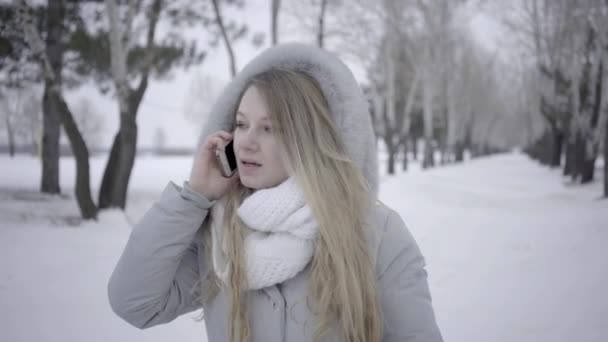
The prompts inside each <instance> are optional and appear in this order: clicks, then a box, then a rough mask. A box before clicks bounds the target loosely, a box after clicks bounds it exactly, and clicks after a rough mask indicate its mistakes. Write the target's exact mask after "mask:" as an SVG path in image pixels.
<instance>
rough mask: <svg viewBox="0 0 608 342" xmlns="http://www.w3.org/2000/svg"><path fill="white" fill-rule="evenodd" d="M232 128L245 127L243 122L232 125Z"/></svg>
mask: <svg viewBox="0 0 608 342" xmlns="http://www.w3.org/2000/svg"><path fill="white" fill-rule="evenodd" d="M234 127H236V128H244V127H245V124H244V123H243V122H237V123H236V124H235V125H234Z"/></svg>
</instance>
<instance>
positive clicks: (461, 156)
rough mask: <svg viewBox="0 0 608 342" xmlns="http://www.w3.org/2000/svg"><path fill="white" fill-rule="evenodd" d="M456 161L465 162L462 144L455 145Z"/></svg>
mask: <svg viewBox="0 0 608 342" xmlns="http://www.w3.org/2000/svg"><path fill="white" fill-rule="evenodd" d="M454 161H455V162H457V163H462V162H463V161H464V144H463V143H461V142H457V143H456V144H454Z"/></svg>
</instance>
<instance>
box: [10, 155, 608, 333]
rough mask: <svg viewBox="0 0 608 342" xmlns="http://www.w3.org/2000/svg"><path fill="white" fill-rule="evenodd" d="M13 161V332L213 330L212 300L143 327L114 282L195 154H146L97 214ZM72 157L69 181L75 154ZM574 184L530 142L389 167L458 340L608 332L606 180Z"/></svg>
mask: <svg viewBox="0 0 608 342" xmlns="http://www.w3.org/2000/svg"><path fill="white" fill-rule="evenodd" d="M0 162H1V165H2V177H1V178H0V251H1V252H0V253H1V255H2V258H0V265H1V267H0V268H1V269H2V275H0V307H2V308H3V310H2V311H0V322H1V324H0V325H1V329H0V340H1V341H15V342H17V341H91V342H96V341H99V342H102V341H151V342H152V341H167V340H173V339H179V340H180V341H197V342H201V341H206V337H205V330H204V325H203V323H202V322H197V321H196V320H195V319H196V318H197V316H199V315H200V312H195V313H192V314H187V315H185V316H183V317H180V318H178V319H177V320H176V321H175V322H172V323H170V324H167V325H164V326H158V327H153V328H150V329H148V330H143V331H142V330H138V329H136V328H134V327H132V326H130V325H128V324H127V323H125V322H124V321H122V320H121V319H120V318H118V317H117V316H116V315H114V314H113V312H112V311H111V308H110V306H109V304H108V299H107V295H106V286H107V282H108V278H109V275H110V273H111V272H112V269H113V267H114V265H115V263H116V261H117V259H118V257H119V256H120V253H121V252H122V249H123V248H124V245H125V243H126V240H127V238H128V235H129V232H130V228H131V225H132V222H134V221H136V220H138V218H139V217H141V215H143V213H144V212H145V210H147V209H148V208H149V207H150V206H151V204H152V203H153V202H154V201H155V200H157V199H158V196H159V194H160V191H161V190H162V188H163V186H164V185H165V184H166V183H167V182H169V181H173V182H175V183H177V184H179V183H181V182H182V181H183V180H184V178H185V177H187V175H188V172H189V168H190V163H191V160H190V159H189V158H159V157H142V158H138V159H137V161H136V164H135V168H134V173H133V183H132V190H131V191H132V194H131V197H130V201H129V204H128V207H127V210H126V212H122V211H119V210H113V211H108V212H104V213H102V215H101V216H100V217H99V221H98V222H87V223H84V224H80V219H79V218H78V209H77V207H76V205H75V203H74V201H73V199H72V198H71V196H68V195H66V196H63V195H62V196H50V195H41V194H40V193H38V192H37V191H36V189H37V179H38V177H37V176H39V175H38V174H37V170H39V168H38V163H39V161H38V160H37V159H35V158H30V157H19V158H17V159H14V160H10V159H8V158H6V157H2V159H0ZM102 162H103V159H101V158H99V159H97V158H96V159H93V160H92V165H93V166H94V169H100V168H97V167H95V166H96V165H99V164H101V163H102ZM61 168H62V170H63V172H62V179H61V183H62V186H64V188H65V189H69V188H70V184H71V179H72V177H73V174H72V172H73V170H74V168H75V167H74V162H73V160H72V159H69V158H66V159H62V160H61ZM98 177H100V174H93V181H96V180H98V179H97V178H98ZM568 183H569V181H568V180H567V179H566V178H562V176H561V175H560V173H559V171H558V170H550V169H546V168H544V167H541V166H540V165H538V164H537V163H536V162H534V161H532V160H530V159H529V158H528V157H527V156H525V155H522V154H520V153H508V154H504V155H496V156H492V157H488V158H483V159H479V160H475V161H471V162H469V163H467V164H464V165H455V166H448V167H445V168H441V169H437V170H432V171H422V170H421V169H420V168H419V167H418V165H415V164H414V165H412V167H411V170H410V171H409V172H408V173H400V174H398V175H396V176H392V177H389V176H387V175H386V174H384V175H383V176H382V181H381V185H380V196H379V197H380V200H381V201H383V202H384V203H386V204H387V205H388V206H390V207H392V208H394V209H395V210H396V211H397V212H399V213H400V214H401V216H402V217H403V218H404V220H405V222H406V224H407V225H408V227H409V229H410V230H411V232H412V234H413V235H414V237H415V238H416V240H417V241H418V243H419V245H420V247H421V249H422V252H423V254H424V255H425V257H426V261H427V270H428V272H429V283H430V288H431V293H432V295H433V304H434V308H435V311H436V315H437V320H438V324H439V327H440V329H441V331H442V334H443V336H444V339H445V341H456V342H459V341H463V342H464V341H496V342H512V341H520V342H537V341H551V342H569V341H580V342H602V341H606V340H608V327H607V326H606V322H607V321H608V294H607V293H606V286H608V249H607V248H606V245H607V244H608V229H607V226H606V224H605V223H606V222H608V202H607V201H606V200H605V199H604V200H599V196H598V194H599V193H600V188H601V186H600V184H601V183H600V182H594V183H592V184H588V185H586V186H583V187H579V186H572V185H569V184H568ZM66 193H69V191H66Z"/></svg>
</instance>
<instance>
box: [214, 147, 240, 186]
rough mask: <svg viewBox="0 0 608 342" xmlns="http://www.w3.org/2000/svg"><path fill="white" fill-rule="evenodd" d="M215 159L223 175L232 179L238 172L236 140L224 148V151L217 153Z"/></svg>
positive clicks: (217, 151)
mask: <svg viewBox="0 0 608 342" xmlns="http://www.w3.org/2000/svg"><path fill="white" fill-rule="evenodd" d="M215 157H216V158H217V162H218V163H219V165H220V170H221V171H222V175H223V176H224V177H226V178H230V177H232V175H233V174H234V173H235V172H236V156H235V155H234V140H233V139H230V141H229V142H228V143H227V144H226V146H224V148H223V149H218V150H216V151H215Z"/></svg>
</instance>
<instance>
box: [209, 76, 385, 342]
mask: <svg viewBox="0 0 608 342" xmlns="http://www.w3.org/2000/svg"><path fill="white" fill-rule="evenodd" d="M250 86H254V87H256V88H257V90H258V91H260V93H261V94H262V96H263V97H264V98H265V100H266V103H267V105H268V109H269V112H270V113H269V115H270V119H271V121H272V123H273V127H275V134H276V135H277V139H278V141H279V142H280V143H282V145H283V146H284V159H285V162H286V167H287V169H288V171H289V174H290V175H291V176H293V177H294V178H295V180H296V182H297V184H298V185H299V187H300V188H301V189H302V191H303V193H304V196H305V198H306V202H307V204H308V205H309V206H310V208H311V210H312V212H313V214H314V216H315V219H316V220H317V223H318V225H319V234H318V236H317V239H316V241H315V253H314V255H313V258H312V265H311V268H312V270H311V276H310V280H309V290H308V296H309V299H310V298H312V301H311V302H312V308H311V309H312V312H313V313H314V314H316V315H317V317H318V325H317V327H316V331H315V334H314V341H315V342H317V341H320V339H321V337H322V336H323V334H325V333H326V332H327V330H328V329H329V328H330V326H331V325H332V324H334V323H337V324H338V331H339V332H341V335H342V338H343V339H344V341H348V342H377V341H380V339H381V335H382V319H381V310H380V306H379V302H378V297H377V287H376V278H375V272H374V268H373V262H372V257H371V254H370V250H369V245H368V242H367V236H366V231H367V229H369V225H370V214H371V208H372V204H373V203H372V202H373V197H372V195H371V192H370V190H369V187H368V184H367V182H366V180H365V178H364V177H363V175H362V173H361V171H360V170H359V168H358V167H357V165H355V164H354V163H353V161H352V160H351V159H350V157H349V156H348V154H347V152H346V150H345V148H344V144H343V142H342V141H341V140H340V137H339V134H338V132H337V130H336V128H335V125H334V123H333V120H332V118H331V114H330V111H329V106H328V104H327V101H326V99H325V97H324V96H323V93H322V91H321V89H320V87H319V85H318V84H317V82H316V81H315V80H314V79H313V78H312V77H310V76H308V75H306V74H304V73H300V72H295V71H292V70H287V69H279V68H274V69H270V70H268V71H265V72H262V73H260V74H258V75H256V76H254V77H252V78H251V79H250V80H249V83H248V85H247V86H246V87H245V89H244V90H243V91H245V90H246V89H247V88H248V87H250ZM238 102H240V99H239V101H238ZM238 102H237V106H238ZM249 194H250V191H248V189H245V188H244V187H243V186H242V185H240V184H236V185H235V186H233V187H232V188H231V189H230V190H229V191H228V193H227V194H226V196H225V198H224V201H225V210H224V217H223V218H222V219H223V222H224V224H223V226H224V230H223V231H224V232H225V234H223V235H224V239H225V241H226V243H227V246H228V250H227V259H228V260H227V262H228V267H229V269H230V270H231V275H230V281H229V284H227V286H228V287H229V288H230V297H231V310H230V317H229V318H230V338H231V341H238V342H248V341H249V339H250V336H251V332H250V327H249V323H248V320H247V314H246V312H247V300H246V299H247V298H246V294H247V293H246V291H244V290H243V289H244V288H246V286H245V284H246V273H245V272H246V270H245V262H244V259H243V254H242V251H243V240H244V237H243V231H244V229H243V222H242V221H241V220H240V219H239V218H238V215H236V209H237V208H238V206H239V205H240V203H242V201H243V200H244V198H245V197H246V196H248V195H249ZM207 235H208V234H207ZM206 240H207V241H208V239H207V238H206ZM207 291H209V289H201V293H202V294H203V295H205V294H206V295H209V293H206V292H207ZM307 302H310V301H309V300H307Z"/></svg>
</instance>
